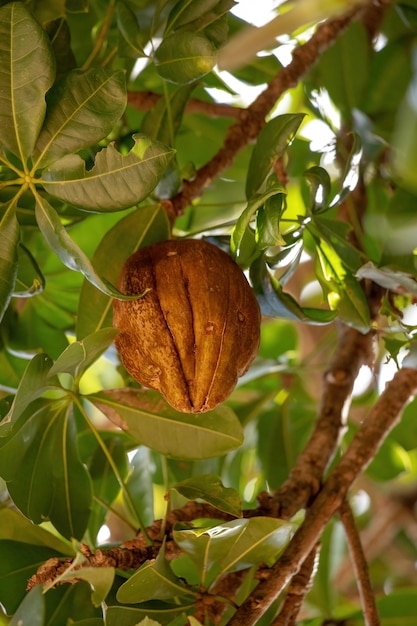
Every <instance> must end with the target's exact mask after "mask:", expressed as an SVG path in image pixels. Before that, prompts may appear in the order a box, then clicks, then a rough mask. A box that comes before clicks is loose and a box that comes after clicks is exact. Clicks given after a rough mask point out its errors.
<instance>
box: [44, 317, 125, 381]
mask: <svg viewBox="0 0 417 626" xmlns="http://www.w3.org/2000/svg"><path fill="white" fill-rule="evenodd" d="M117 333H118V330H117V329H116V328H102V329H101V330H98V331H97V332H96V333H93V334H92V335H88V336H87V337H85V338H84V339H81V340H80V341H75V342H74V343H71V344H70V345H69V346H68V348H66V350H64V352H63V353H62V354H61V355H60V356H59V357H58V359H57V360H56V361H55V363H54V365H53V366H52V367H51V370H50V375H51V376H52V375H54V374H58V373H60V372H67V373H68V374H71V376H73V377H74V378H76V379H78V378H79V377H80V376H81V375H82V374H83V372H85V370H86V369H87V368H88V367H89V366H90V365H91V364H92V363H93V362H94V361H95V360H96V359H97V358H98V357H99V356H100V355H101V354H102V353H103V352H104V351H105V350H107V348H108V347H109V345H110V344H111V343H112V341H113V339H114V338H115V336H116V335H117Z"/></svg>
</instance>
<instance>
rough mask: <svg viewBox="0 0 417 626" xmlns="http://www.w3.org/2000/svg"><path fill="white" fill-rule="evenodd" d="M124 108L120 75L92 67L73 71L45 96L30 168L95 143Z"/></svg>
mask: <svg viewBox="0 0 417 626" xmlns="http://www.w3.org/2000/svg"><path fill="white" fill-rule="evenodd" d="M125 107H126V80H125V76H124V73H123V72H122V71H118V72H110V71H109V70H106V69H104V68H102V67H92V68H90V69H89V70H87V71H85V72H82V71H81V70H73V71H72V72H70V73H68V74H66V75H65V77H64V78H63V79H62V80H61V81H60V82H59V83H58V84H57V85H56V86H54V87H53V88H52V89H51V91H50V92H49V94H48V109H47V113H46V118H45V122H44V125H43V128H42V130H41V132H40V135H39V137H38V140H37V142H36V146H35V152H34V158H33V161H34V168H36V169H39V168H44V167H46V166H47V165H49V164H50V163H52V162H53V161H56V160H57V159H60V158H61V157H63V156H64V155H66V154H70V153H72V152H78V150H81V149H82V148H87V147H88V146H91V145H94V144H95V143H98V142H99V141H101V139H103V138H104V137H106V135H108V134H109V133H110V131H111V130H112V129H113V127H114V125H115V124H116V122H117V121H118V120H119V118H120V117H121V116H122V115H123V111H124V109H125Z"/></svg>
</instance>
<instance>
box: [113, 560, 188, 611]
mask: <svg viewBox="0 0 417 626" xmlns="http://www.w3.org/2000/svg"><path fill="white" fill-rule="evenodd" d="M190 594H191V595H195V594H194V593H193V592H192V591H190V590H189V589H188V588H187V587H186V586H185V585H184V583H183V582H182V581H181V580H180V579H179V578H177V577H176V576H175V574H174V573H173V571H172V570H171V568H170V566H169V564H168V561H167V560H166V559H165V550H164V549H163V548H162V549H161V550H160V551H159V553H158V556H157V558H156V559H155V561H147V562H146V563H144V564H143V565H142V566H141V567H140V568H139V569H138V570H137V572H135V573H134V574H133V576H131V577H130V578H129V580H127V581H126V582H125V583H124V584H123V585H122V586H121V587H119V590H118V592H117V600H118V601H119V602H121V603H123V604H139V603H141V602H147V601H148V600H171V601H175V600H176V599H177V598H180V597H181V596H184V595H190Z"/></svg>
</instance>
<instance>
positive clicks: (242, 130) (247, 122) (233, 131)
mask: <svg viewBox="0 0 417 626" xmlns="http://www.w3.org/2000/svg"><path fill="white" fill-rule="evenodd" d="M357 15H358V10H357V9H356V10H354V11H351V12H350V13H349V14H346V15H344V16H343V17H340V18H337V19H332V20H328V21H327V22H324V23H323V24H321V25H320V26H319V27H318V28H317V30H316V32H315V33H314V35H313V36H312V37H311V38H310V39H309V40H308V41H307V42H306V43H305V44H304V45H302V46H299V47H298V48H296V49H295V50H294V53H293V58H292V61H291V63H289V65H287V66H286V67H284V68H283V69H282V70H281V71H280V72H279V74H278V75H277V76H276V77H275V78H274V79H273V80H272V81H271V82H270V83H269V85H268V87H267V88H266V89H265V91H263V92H262V93H261V94H260V95H259V96H258V98H256V100H255V101H254V102H253V103H252V104H251V105H250V106H249V107H248V109H247V110H245V111H241V113H240V119H239V121H238V122H237V123H236V124H234V125H233V126H231V127H230V128H229V130H228V132H227V135H226V138H225V141H224V144H223V146H222V147H221V148H220V150H219V151H218V152H217V154H215V155H214V157H213V158H212V159H211V160H210V161H209V162H208V163H206V164H205V165H203V167H201V168H200V169H199V170H198V171H197V173H196V175H195V177H194V178H193V180H186V181H184V183H183V187H182V190H181V191H180V192H179V193H178V194H177V195H176V196H175V197H174V198H172V199H171V201H170V202H171V205H172V208H173V211H174V213H175V214H176V215H181V214H182V213H183V211H184V209H185V208H186V207H187V206H188V205H189V204H191V202H192V200H193V199H194V198H197V197H199V196H201V195H202V193H203V191H204V189H205V188H206V187H207V186H208V185H210V184H211V182H212V180H213V179H214V178H216V177H217V176H218V175H219V174H220V173H221V172H222V171H223V170H225V169H226V168H228V167H229V166H230V165H231V164H232V163H233V160H234V158H235V156H236V155H237V153H238V152H239V151H240V150H242V148H244V147H245V146H246V145H247V144H248V143H251V142H253V141H255V140H256V138H257V137H258V135H259V132H260V130H261V129H262V127H263V126H264V124H265V116H266V115H267V114H268V113H269V111H270V110H271V109H272V108H273V106H274V105H275V104H276V102H277V100H278V99H279V98H280V97H281V96H282V95H283V93H285V91H287V89H289V88H290V87H294V86H295V85H297V83H298V81H299V80H300V78H301V77H302V76H303V75H304V74H305V73H306V72H307V71H308V70H309V69H310V68H311V67H312V66H313V65H314V63H315V62H316V61H317V59H318V57H319V56H320V54H321V53H322V52H323V50H325V49H326V48H328V47H329V46H330V45H331V44H332V43H333V42H334V41H335V40H336V39H337V37H338V36H339V35H340V33H341V32H342V30H344V29H345V28H346V27H347V25H348V24H349V23H350V22H351V21H352V19H353V18H354V17H356V16H357Z"/></svg>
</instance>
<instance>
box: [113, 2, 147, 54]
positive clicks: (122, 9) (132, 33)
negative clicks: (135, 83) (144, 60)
mask: <svg viewBox="0 0 417 626" xmlns="http://www.w3.org/2000/svg"><path fill="white" fill-rule="evenodd" d="M116 15H117V27H118V29H119V32H120V34H121V36H122V37H123V39H124V40H125V41H126V43H127V44H128V45H129V47H130V48H131V49H132V56H133V55H134V56H135V58H138V57H146V56H147V55H146V53H145V52H144V50H143V44H142V37H141V33H140V28H139V24H138V20H137V19H136V15H135V13H134V12H133V11H132V10H131V8H130V7H129V6H128V5H127V4H126V3H125V2H118V3H117V5H116ZM129 56H130V53H129Z"/></svg>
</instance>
